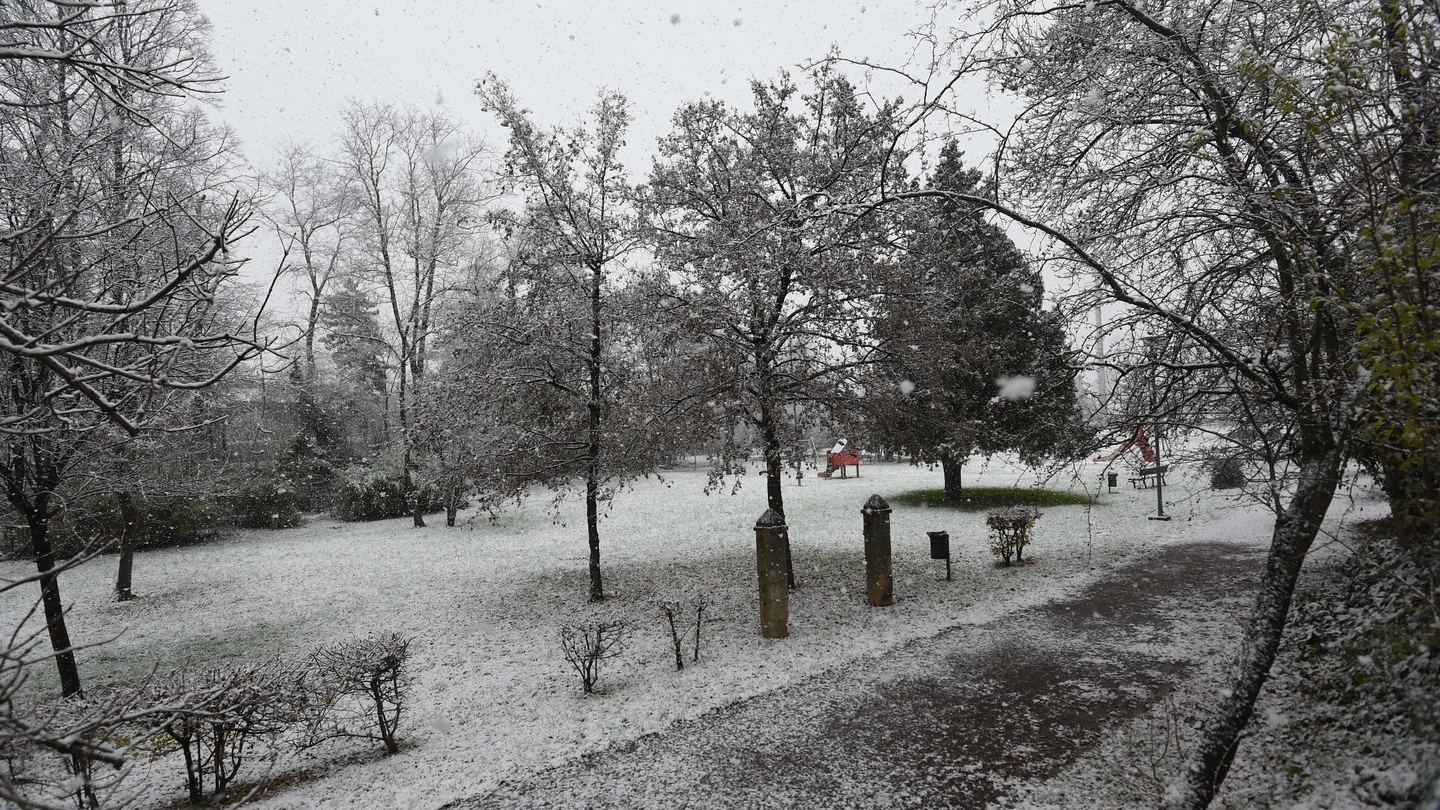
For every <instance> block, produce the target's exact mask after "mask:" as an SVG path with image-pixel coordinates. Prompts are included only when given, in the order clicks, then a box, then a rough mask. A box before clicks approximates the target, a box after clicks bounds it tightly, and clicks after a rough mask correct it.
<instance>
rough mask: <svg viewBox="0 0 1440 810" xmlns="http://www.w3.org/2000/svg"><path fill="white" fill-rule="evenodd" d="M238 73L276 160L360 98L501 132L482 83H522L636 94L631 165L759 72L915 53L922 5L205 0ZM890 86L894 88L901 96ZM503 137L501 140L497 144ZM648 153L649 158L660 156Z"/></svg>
mask: <svg viewBox="0 0 1440 810" xmlns="http://www.w3.org/2000/svg"><path fill="white" fill-rule="evenodd" d="M199 5H200V8H201V10H202V11H203V12H204V14H205V15H206V16H207V17H208V18H209V19H210V21H211V23H212V26H213V31H212V47H213V50H214V54H215V57H216V61H217V62H218V63H219V67H220V69H221V70H222V71H223V72H224V73H225V74H226V75H227V76H228V77H229V79H228V81H227V82H226V94H225V96H224V100H223V107H222V109H221V112H220V116H219V117H220V118H221V119H222V120H224V121H225V122H226V123H228V124H230V125H231V126H233V127H234V128H235V130H236V131H237V133H238V134H239V136H240V139H241V142H242V145H243V147H244V149H245V152H246V155H247V156H248V157H249V158H250V159H251V160H252V161H253V162H255V163H256V164H258V165H260V166H264V165H266V164H268V163H269V162H270V161H271V159H272V157H273V155H274V154H275V150H276V148H277V146H278V145H279V144H280V143H282V142H283V141H284V140H285V139H286V138H295V139H298V140H308V141H312V142H315V143H316V144H317V145H323V144H325V143H326V142H327V141H328V140H329V139H330V138H332V137H333V136H334V134H335V132H336V130H337V128H338V117H339V115H338V114H339V110H340V109H341V107H342V106H343V105H344V104H345V103H346V101H347V100H348V99H351V98H357V99H361V100H367V101H368V100H384V101H405V102H409V103H412V104H415V105H419V106H422V107H424V106H429V105H437V104H438V105H440V106H442V107H443V108H444V109H445V110H446V111H447V112H448V113H450V114H451V115H452V116H454V117H455V118H457V119H460V120H462V121H465V122H468V123H471V124H473V125H474V127H475V128H476V129H477V130H479V131H481V132H482V133H483V134H486V135H487V136H488V137H489V138H490V139H491V140H492V141H494V140H496V138H497V136H496V134H495V133H496V132H497V130H496V128H495V127H494V125H493V123H492V122H491V120H490V119H489V117H488V116H486V115H484V114H483V113H482V112H481V111H480V105H479V103H478V100H477V99H476V97H475V95H474V93H473V88H474V86H475V82H476V80H477V79H479V78H480V77H482V76H483V75H484V74H485V73H486V71H494V72H495V73H497V74H498V75H500V76H501V77H502V78H504V79H506V80H507V81H509V82H510V84H511V86H512V88H513V90H514V91H515V93H516V95H517V97H518V98H519V99H520V101H521V102H522V103H523V104H525V105H526V106H527V107H529V108H530V109H531V110H533V111H534V112H535V114H536V117H537V118H538V119H539V120H540V121H541V122H543V123H546V124H554V123H569V122H572V121H573V120H574V119H575V117H576V116H577V115H578V114H579V113H581V112H583V110H584V109H586V108H587V107H588V106H589V105H590V104H591V103H593V101H594V99H595V96H596V92H597V91H598V90H599V89H601V88H610V89H615V90H619V91H621V92H623V93H625V94H626V95H627V96H628V97H629V98H630V100H631V103H632V105H633V108H632V109H633V112H634V115H635V124H634V126H633V129H632V136H631V138H630V144H631V149H630V150H629V152H630V156H629V157H630V159H629V162H630V163H631V169H632V171H635V172H636V173H643V172H644V170H645V169H646V168H647V166H646V165H645V164H644V163H640V164H639V165H636V164H637V163H638V162H639V161H640V160H641V159H643V158H644V157H645V156H648V155H649V154H650V152H651V146H652V144H653V143H654V140H655V138H656V137H658V136H659V135H661V134H664V133H665V132H666V131H668V129H669V120H670V116H671V114H672V113H673V112H674V111H675V109H676V108H678V107H679V106H680V105H681V104H682V103H684V102H686V101H689V100H693V99H698V98H701V97H704V96H705V95H706V94H711V95H713V96H717V97H720V98H723V99H726V100H728V101H733V102H739V103H744V102H745V100H746V98H747V97H748V84H749V81H750V79H751V78H762V79H763V78H771V77H774V76H775V75H776V74H777V72H778V71H779V70H780V69H782V68H787V67H792V66H794V65H796V64H797V63H799V62H802V61H805V60H807V59H811V58H815V57H819V56H823V55H824V54H825V53H826V51H827V50H829V48H830V47H831V45H832V44H833V45H837V46H838V47H839V48H840V49H841V51H842V52H843V53H844V54H845V55H847V56H853V57H871V58H874V59H876V60H880V61H884V62H886V63H889V64H903V63H905V62H906V61H907V60H908V59H909V58H910V55H911V53H912V50H913V48H914V41H913V40H912V39H911V38H909V37H908V36H907V34H908V32H910V31H912V30H914V29H916V28H918V27H920V26H922V25H924V24H925V23H927V22H928V20H929V14H930V12H929V10H928V7H927V3H926V2H923V1H922V0H885V1H884V2H877V0H769V1H768V2H758V1H756V0H752V1H751V2H744V3H732V2H698V1H697V0H674V1H673V2H644V1H643V0H612V1H610V2H607V1H606V0H593V1H592V2H575V1H574V0H570V1H566V0H475V1H473V2H472V1H467V0H390V2H353V0H299V1H298V2H297V1H296V0H199ZM892 92H893V91H892ZM495 145H496V146H501V144H498V143H497V144H495ZM647 162H648V161H647Z"/></svg>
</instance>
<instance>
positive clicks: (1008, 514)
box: [985, 506, 1040, 565]
mask: <svg viewBox="0 0 1440 810" xmlns="http://www.w3.org/2000/svg"><path fill="white" fill-rule="evenodd" d="M1038 517H1040V513H1039V512H1035V511H1032V510H1030V509H1027V508H1025V507H1023V506H1007V507H1005V508H1003V509H991V510H990V511H989V512H987V513H986V514H985V524H986V525H987V526H989V527H990V551H991V553H993V554H994V555H995V556H996V557H999V558H1000V560H1001V564H1003V565H1009V564H1010V560H1011V558H1012V557H1013V558H1014V560H1015V562H1017V563H1018V562H1020V561H1021V560H1022V559H1023V558H1024V554H1025V546H1026V545H1028V544H1029V543H1030V530H1031V529H1032V528H1034V526H1035V519H1036V518H1038Z"/></svg>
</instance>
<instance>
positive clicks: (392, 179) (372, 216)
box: [338, 103, 487, 527]
mask: <svg viewBox="0 0 1440 810" xmlns="http://www.w3.org/2000/svg"><path fill="white" fill-rule="evenodd" d="M484 155H485V150H484V148H483V147H482V146H481V145H480V144H479V143H477V142H475V141H473V140H472V139H471V138H469V137H468V136H467V135H466V134H465V133H463V132H462V131H461V130H460V128H459V127H458V126H457V125H456V124H455V123H454V122H452V121H450V120H449V119H447V118H445V117H444V116H442V115H439V114H422V113H420V112H417V111H415V110H411V109H401V108H396V107H393V106H390V105H366V104H358V103H357V104H352V105H351V106H350V108H349V109H348V110H347V111H346V114H345V129H344V132H343V133H342V135H341V148H340V157H339V160H338V170H339V172H340V175H341V178H342V180H343V182H344V183H345V185H346V193H347V197H346V199H347V204H349V205H354V206H356V207H357V210H358V211H359V214H358V215H357V217H356V221H355V224H354V239H353V242H352V246H353V257H352V258H350V259H349V260H348V261H347V265H348V267H347V273H350V274H353V275H354V277H355V278H357V279H359V280H362V281H363V282H364V283H365V285H366V286H367V287H368V288H369V289H372V290H374V291H375V294H376V298H377V300H378V301H379V303H380V307H381V310H382V311H383V313H384V317H385V326H386V336H387V338H388V339H389V340H390V341H391V343H390V345H389V346H388V348H389V352H388V359H389V361H390V364H391V365H390V371H391V373H392V374H393V379H394V386H395V391H396V393H395V399H394V402H395V407H396V416H397V423H398V427H399V430H400V441H401V454H402V460H401V466H402V468H403V469H402V476H403V479H404V487H405V490H406V492H407V493H408V494H409V497H410V499H411V503H412V506H413V510H412V511H413V517H414V523H415V526H416V527H422V526H424V525H425V520H424V518H423V517H422V516H421V514H420V512H421V508H420V499H419V498H418V497H416V486H415V477H414V474H415V469H416V466H417V464H418V459H417V458H416V450H417V447H416V444H417V435H416V433H415V413H416V402H417V401H418V398H420V397H422V396H423V395H424V394H423V391H424V386H425V379H426V371H427V361H428V359H429V351H430V344H431V340H432V337H433V331H434V329H435V315H436V312H437V304H438V301H439V299H440V297H441V295H442V294H443V293H444V292H445V291H446V289H447V287H448V284H449V279H450V278H451V276H452V275H453V274H454V273H456V272H457V271H458V270H459V269H460V268H461V267H462V266H463V265H464V264H466V263H467V262H468V260H469V258H470V256H469V253H470V250H471V248H472V246H473V240H474V234H475V229H476V227H477V226H478V224H479V223H480V221H481V216H482V214H483V211H482V208H483V206H484V204H485V203H486V202H487V197H486V195H485V193H484V191H483V187H482V185H481V183H480V179H479V177H478V174H477V172H478V169H479V168H480V161H481V160H482V158H483V157H484Z"/></svg>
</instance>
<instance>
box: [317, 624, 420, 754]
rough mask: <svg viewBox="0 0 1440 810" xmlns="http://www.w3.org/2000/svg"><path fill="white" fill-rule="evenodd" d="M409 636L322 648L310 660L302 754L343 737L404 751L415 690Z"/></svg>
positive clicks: (394, 635)
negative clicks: (403, 724) (409, 700)
mask: <svg viewBox="0 0 1440 810" xmlns="http://www.w3.org/2000/svg"><path fill="white" fill-rule="evenodd" d="M410 641H411V639H410V638H409V637H408V636H402V635H401V634H399V633H387V634H384V635H378V636H372V637H370V638H358V639H352V640H349V641H342V642H338V643H336V644H330V645H327V646H324V647H321V648H319V649H317V650H315V651H314V652H312V653H310V655H309V657H308V658H307V659H306V666H305V669H306V679H305V701H304V705H303V707H302V709H301V718H302V720H303V723H304V731H303V733H302V736H301V741H300V746H301V747H302V748H304V747H309V746H312V745H317V744H319V743H321V742H324V741H326V740H333V739H338V738H343V737H351V738H359V739H366V740H379V741H380V742H381V743H383V744H384V746H385V753H387V754H396V753H399V751H400V745H399V743H398V742H397V738H396V731H397V730H398V729H399V726H400V719H401V715H402V714H403V712H404V709H405V698H406V697H407V695H408V693H409V689H410V684H411V680H412V678H411V674H410V670H409V668H408V667H407V666H406V664H407V663H408V661H409V660H410Z"/></svg>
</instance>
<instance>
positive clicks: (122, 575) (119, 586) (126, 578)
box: [115, 492, 142, 602]
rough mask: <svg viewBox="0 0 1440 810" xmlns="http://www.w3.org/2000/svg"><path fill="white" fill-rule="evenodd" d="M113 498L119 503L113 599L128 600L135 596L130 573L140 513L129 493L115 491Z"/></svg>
mask: <svg viewBox="0 0 1440 810" xmlns="http://www.w3.org/2000/svg"><path fill="white" fill-rule="evenodd" d="M115 500H116V501H117V502H118V503H119V504H120V565H119V567H118V570H117V571H116V573H115V600H116V601H118V602H128V601H130V600H131V599H134V598H135V593H134V592H133V591H132V590H131V573H132V572H133V571H134V568H135V546H136V545H137V544H138V543H139V541H140V523H141V518H142V515H141V514H140V508H139V507H138V506H136V505H135V498H134V496H132V495H131V494H130V493H128V492H117V493H115Z"/></svg>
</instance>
